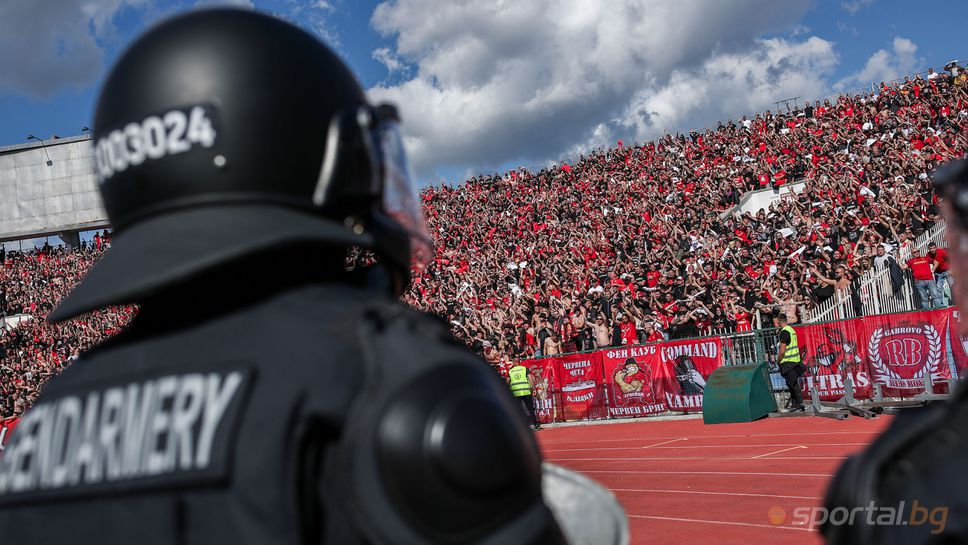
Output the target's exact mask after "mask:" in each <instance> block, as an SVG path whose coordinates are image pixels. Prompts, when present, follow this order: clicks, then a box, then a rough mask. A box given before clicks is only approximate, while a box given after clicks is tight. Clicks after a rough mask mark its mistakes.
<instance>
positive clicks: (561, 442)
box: [541, 428, 881, 445]
mask: <svg viewBox="0 0 968 545" xmlns="http://www.w3.org/2000/svg"><path fill="white" fill-rule="evenodd" d="M548 429H549V430H550V429H553V428H548ZM863 433H865V432H858V431H817V432H804V433H764V434H737V435H691V436H688V437H686V439H720V438H723V437H801V436H803V435H859V434H863ZM869 433H870V434H871V436H872V437H876V436H878V435H880V433H881V430H877V431H871V432H869ZM674 438H675V437H672V436H665V437H650V438H649V439H674ZM641 440H642V438H641V437H627V438H624V439H585V440H576V439H570V440H568V441H541V443H542V444H544V445H564V444H568V443H608V442H610V441H612V442H614V441H641Z"/></svg>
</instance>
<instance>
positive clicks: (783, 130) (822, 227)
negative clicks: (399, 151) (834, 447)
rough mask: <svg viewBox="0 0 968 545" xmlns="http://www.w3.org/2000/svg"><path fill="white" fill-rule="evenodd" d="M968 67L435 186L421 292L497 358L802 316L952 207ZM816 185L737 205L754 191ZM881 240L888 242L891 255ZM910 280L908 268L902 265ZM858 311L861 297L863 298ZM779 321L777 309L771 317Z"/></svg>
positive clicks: (419, 299) (420, 301)
mask: <svg viewBox="0 0 968 545" xmlns="http://www.w3.org/2000/svg"><path fill="white" fill-rule="evenodd" d="M966 127H968V92H966V86H965V81H964V77H963V76H962V77H959V78H957V79H955V78H952V77H951V76H950V75H949V74H938V73H935V72H934V71H930V72H929V73H928V74H927V76H925V77H924V78H922V77H920V76H916V77H914V78H913V79H912V78H905V79H904V80H903V81H900V82H896V83H892V84H890V85H888V84H884V83H882V84H881V85H880V86H878V87H877V88H876V89H872V91H871V92H869V93H862V94H857V95H843V96H840V97H839V98H837V99H835V100H833V101H831V100H825V101H822V102H814V103H808V104H807V105H805V106H804V107H803V108H798V109H795V110H792V111H789V112H786V113H772V112H766V113H764V114H760V115H756V116H755V117H753V118H752V119H749V118H746V117H743V118H740V119H739V120H736V121H733V120H730V121H728V122H726V123H720V124H719V125H718V126H717V127H716V128H715V129H709V130H706V131H704V132H701V133H700V132H695V131H693V132H690V133H689V134H688V135H676V136H673V135H665V136H664V137H663V138H661V139H659V140H657V141H654V142H649V143H646V144H644V145H641V144H634V145H632V146H625V145H624V144H623V142H621V141H619V142H618V146H617V147H615V148H612V149H609V150H605V151H600V152H597V153H593V154H591V155H588V156H583V157H581V158H580V159H579V160H578V161H576V162H575V163H574V164H570V165H569V164H562V165H560V166H557V167H555V168H549V169H545V170H542V171H540V172H537V173H531V172H528V171H527V170H524V169H517V170H515V171H512V172H509V173H507V174H505V175H503V176H502V175H492V176H482V177H477V178H473V179H471V180H469V181H468V182H467V183H465V184H463V185H461V186H460V187H457V188H449V187H436V188H429V189H427V190H426V191H425V192H424V200H425V204H426V211H427V213H428V223H429V225H430V227H431V230H432V231H433V232H434V234H435V236H436V237H437V242H438V255H437V258H436V261H435V262H434V263H433V264H432V266H431V267H429V268H428V269H427V270H426V271H425V272H424V274H423V275H422V276H420V277H418V278H417V279H416V280H415V282H414V284H413V286H412V289H411V290H410V293H409V294H408V295H407V298H406V299H407V301H408V302H409V303H410V304H412V305H413V306H415V307H417V308H420V309H423V310H428V311H431V312H434V313H436V314H439V315H441V316H443V317H446V319H447V320H448V321H449V322H450V324H451V325H452V328H453V330H454V332H455V334H457V335H458V336H459V337H460V338H462V339H463V340H464V341H465V342H466V343H467V344H469V345H470V346H472V347H474V348H475V349H476V350H478V351H480V352H481V353H483V354H484V356H485V358H486V359H488V360H489V362H491V363H492V364H493V365H498V366H501V367H507V366H508V365H509V364H510V362H512V361H514V360H515V359H519V358H524V357H531V356H538V355H551V354H555V353H566V352H572V351H576V350H587V349H591V348H598V347H603V346H614V345H620V344H631V343H641V342H649V341H654V340H660V339H663V338H669V337H672V338H684V337H691V336H696V335H701V334H704V333H708V332H711V331H713V330H740V331H742V330H748V329H750V328H751V327H753V326H754V321H755V319H756V317H757V315H758V316H759V318H760V323H761V324H762V325H763V326H765V327H772V325H773V324H772V320H770V319H768V317H769V316H770V315H772V314H775V313H777V312H779V311H782V312H784V314H787V315H788V316H790V318H791V322H792V323H796V322H797V321H799V320H802V319H804V318H805V313H806V312H809V310H810V309H811V308H813V307H814V306H815V305H816V304H817V303H818V302H820V301H823V300H824V299H826V298H828V297H830V296H831V295H833V294H834V293H835V291H836V290H841V289H845V288H846V287H847V286H849V285H850V283H851V282H852V281H854V280H855V279H857V278H858V277H859V275H860V274H862V273H863V272H864V271H865V270H867V269H868V268H870V267H872V266H874V263H875V258H877V256H878V254H879V252H885V253H887V254H891V253H893V254H894V256H893V257H894V259H892V260H886V261H885V260H881V261H879V263H881V265H882V266H891V267H897V263H898V262H900V263H903V262H904V261H905V260H906V259H907V257H908V253H909V245H910V243H909V241H911V240H912V239H913V238H915V237H916V236H918V235H919V234H920V233H922V232H923V231H925V230H926V229H929V228H930V227H931V226H932V225H933V224H934V223H935V222H937V221H938V219H939V209H938V205H937V201H936V198H935V197H934V195H933V192H932V188H931V181H930V179H929V173H930V172H931V171H932V169H934V168H935V167H936V166H937V165H938V164H939V163H941V162H943V161H946V160H948V159H951V158H954V157H960V156H962V155H963V154H964V152H965V150H966V149H968V140H966V139H968V136H966V135H965V132H964V129H965V128H966ZM793 180H804V181H805V184H804V185H803V186H802V190H799V189H798V192H797V193H796V194H795V196H788V197H787V198H783V199H780V200H778V201H777V202H775V203H774V204H773V205H771V206H770V209H769V210H760V211H758V212H756V213H755V214H753V213H746V214H742V215H740V214H736V213H729V210H730V209H731V207H733V206H734V205H735V204H737V203H738V202H739V199H740V197H741V196H742V195H743V194H744V193H745V192H747V191H750V190H756V189H764V188H773V189H774V190H780V189H781V188H782V186H783V185H785V184H788V183H790V182H792V181H793ZM878 247H880V248H883V250H878ZM898 274H900V273H898ZM855 306H857V305H856V304H855ZM764 317H767V319H764Z"/></svg>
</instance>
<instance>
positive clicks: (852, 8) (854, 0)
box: [840, 0, 877, 15]
mask: <svg viewBox="0 0 968 545" xmlns="http://www.w3.org/2000/svg"><path fill="white" fill-rule="evenodd" d="M876 1H877V0H848V1H846V2H841V4H840V7H842V8H844V10H845V11H846V12H847V13H849V14H851V15H854V14H856V13H857V12H858V11H860V10H862V9H864V8H866V7H868V6H872V5H874V2H876Z"/></svg>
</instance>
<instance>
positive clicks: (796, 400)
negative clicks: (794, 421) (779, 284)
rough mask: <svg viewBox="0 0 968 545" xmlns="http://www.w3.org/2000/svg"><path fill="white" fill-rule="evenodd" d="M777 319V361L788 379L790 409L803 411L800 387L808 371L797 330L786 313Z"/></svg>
mask: <svg viewBox="0 0 968 545" xmlns="http://www.w3.org/2000/svg"><path fill="white" fill-rule="evenodd" d="M776 321H777V323H778V324H779V326H780V335H779V341H780V346H779V350H778V351H777V355H776V361H777V362H778V363H779V364H780V375H781V376H782V377H783V380H785V381H786V383H787V388H789V389H790V405H789V410H790V411H803V410H804V407H803V392H802V391H801V389H800V377H802V376H803V375H804V374H805V373H806V372H807V367H806V366H805V365H804V364H803V362H802V361H801V359H802V358H801V357H800V344H799V342H798V340H797V332H796V331H794V330H793V328H792V327H790V326H789V325H788V324H787V317H786V315H785V314H780V315H778V316H777V317H776Z"/></svg>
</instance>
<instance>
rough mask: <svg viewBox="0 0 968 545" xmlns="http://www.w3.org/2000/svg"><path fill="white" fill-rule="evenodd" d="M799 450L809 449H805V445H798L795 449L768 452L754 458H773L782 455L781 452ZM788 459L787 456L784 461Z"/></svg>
mask: <svg viewBox="0 0 968 545" xmlns="http://www.w3.org/2000/svg"><path fill="white" fill-rule="evenodd" d="M798 448H807V447H805V446H803V445H797V446H795V447H790V448H785V449H783V450H777V451H773V452H767V453H766V454H760V455H759V456H754V457H753V459H754V460H755V459H757V458H765V457H767V456H772V455H774V454H780V453H781V452H789V451H791V450H796V449H798ZM787 458H788V457H787V456H784V457H783V459H784V460H786V459H787Z"/></svg>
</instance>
